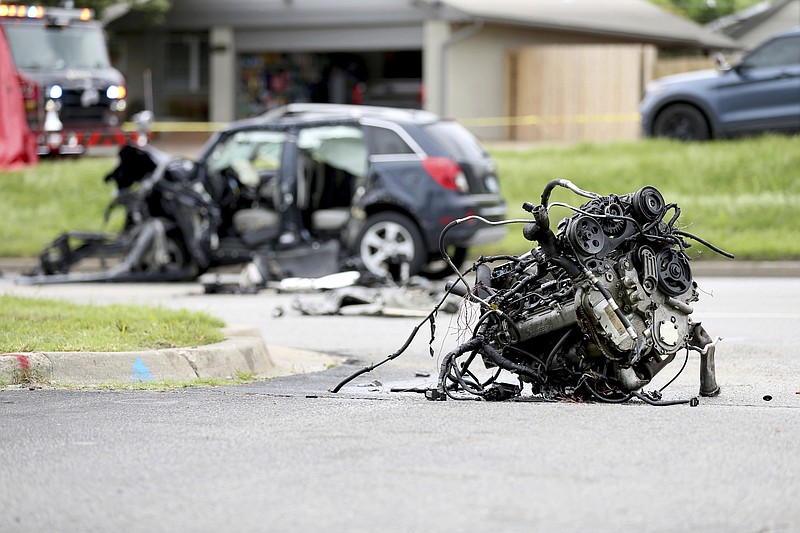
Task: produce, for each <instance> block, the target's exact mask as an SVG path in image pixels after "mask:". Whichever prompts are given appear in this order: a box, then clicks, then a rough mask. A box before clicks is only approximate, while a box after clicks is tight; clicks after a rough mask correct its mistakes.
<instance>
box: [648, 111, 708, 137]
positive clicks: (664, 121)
mask: <svg viewBox="0 0 800 533" xmlns="http://www.w3.org/2000/svg"><path fill="white" fill-rule="evenodd" d="M653 135H654V136H655V137H668V138H670V139H675V140H679V141H705V140H707V139H708V138H709V137H710V136H711V135H710V131H709V128H708V122H706V117H705V116H704V115H703V113H702V112H701V111H700V110H699V109H697V108H696V107H694V106H692V105H689V104H674V105H671V106H669V107H667V108H666V109H664V110H663V111H661V113H659V114H658V116H657V117H656V120H655V122H654V123H653Z"/></svg>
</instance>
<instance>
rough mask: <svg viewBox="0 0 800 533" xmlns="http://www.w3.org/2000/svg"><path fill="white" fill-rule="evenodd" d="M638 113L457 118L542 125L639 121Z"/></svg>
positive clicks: (477, 123)
mask: <svg viewBox="0 0 800 533" xmlns="http://www.w3.org/2000/svg"><path fill="white" fill-rule="evenodd" d="M639 120H640V116H639V113H621V114H596V115H587V114H580V115H523V116H519V117H487V118H464V119H461V120H459V123H461V124H462V125H464V126H470V127H476V128H479V127H490V126H543V125H553V124H596V123H608V122H639Z"/></svg>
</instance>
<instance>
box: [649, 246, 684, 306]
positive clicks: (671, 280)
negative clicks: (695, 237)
mask: <svg viewBox="0 0 800 533" xmlns="http://www.w3.org/2000/svg"><path fill="white" fill-rule="evenodd" d="M656 262H657V264H658V286H659V288H660V289H661V290H662V291H664V292H665V293H666V294H668V295H670V296H679V295H681V294H683V293H685V292H686V291H688V290H689V289H690V288H691V286H692V270H691V268H690V267H689V261H687V260H686V256H685V255H683V254H682V253H680V252H678V251H676V250H675V249H674V248H664V249H663V250H661V251H660V252H658V256H657V258H656Z"/></svg>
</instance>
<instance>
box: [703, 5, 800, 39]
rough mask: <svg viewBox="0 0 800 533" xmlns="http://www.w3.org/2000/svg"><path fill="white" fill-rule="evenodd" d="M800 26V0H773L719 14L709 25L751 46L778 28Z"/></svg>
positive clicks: (707, 27)
mask: <svg viewBox="0 0 800 533" xmlns="http://www.w3.org/2000/svg"><path fill="white" fill-rule="evenodd" d="M798 26H800V0H772V1H766V2H760V3H758V4H756V5H754V6H752V7H749V8H747V9H744V10H742V11H739V12H738V13H734V14H732V15H728V16H726V17H722V18H719V19H717V20H715V21H713V22H710V23H709V24H706V26H705V28H706V29H707V30H710V31H714V32H718V33H720V34H723V35H725V36H727V37H730V38H731V39H733V40H735V41H736V43H737V44H738V45H739V46H740V47H741V48H743V49H745V50H747V49H750V48H753V47H755V46H756V45H758V44H760V43H762V42H764V41H766V40H767V39H769V38H770V37H772V36H773V35H775V34H776V33H778V32H781V31H785V30H790V29H792V28H796V27H798Z"/></svg>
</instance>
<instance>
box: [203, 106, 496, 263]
mask: <svg viewBox="0 0 800 533" xmlns="http://www.w3.org/2000/svg"><path fill="white" fill-rule="evenodd" d="M197 171H198V172H199V173H201V174H205V176H201V177H203V178H204V179H203V181H204V182H206V183H209V182H214V181H219V180H217V179H214V178H217V177H219V176H222V177H224V178H225V180H226V181H227V183H229V184H232V185H233V189H236V188H237V187H238V188H251V189H253V190H257V191H259V192H258V194H257V195H256V196H257V197H259V198H261V201H260V202H257V203H256V204H254V205H253V206H252V207H248V208H247V209H241V206H239V207H237V209H236V210H235V211H236V212H234V213H232V215H231V221H230V225H231V229H232V232H233V233H239V234H246V233H248V232H252V230H253V229H256V228H274V229H277V230H276V231H275V232H274V234H273V235H272V240H273V242H275V243H276V244H277V245H280V246H282V247H286V246H289V247H290V246H291V243H292V242H294V241H308V240H309V239H311V240H314V241H318V242H325V241H326V240H333V239H338V240H339V241H340V242H342V243H343V244H344V248H345V250H347V251H348V252H349V253H350V254H352V255H354V256H357V257H360V259H361V261H362V262H363V264H364V266H365V267H366V268H367V269H369V270H370V271H372V272H374V273H378V274H385V273H386V272H387V271H388V270H389V269H390V267H391V265H392V264H397V263H402V262H405V263H407V264H408V265H410V272H411V273H412V274H413V273H423V274H428V275H430V276H435V275H437V274H442V273H446V272H447V270H446V269H443V268H442V265H441V262H437V260H439V259H440V254H439V248H438V240H439V235H440V233H441V232H442V229H443V228H444V227H445V226H446V225H447V224H448V223H449V222H451V221H453V220H456V219H459V218H462V217H465V216H467V215H473V214H474V215H480V216H482V217H485V218H486V219H489V220H499V219H501V218H503V217H504V216H505V213H506V205H505V202H504V200H503V198H502V197H501V196H500V191H499V184H498V180H497V175H496V168H495V163H494V161H493V160H492V159H491V157H489V155H488V154H487V153H486V152H485V150H484V149H483V148H482V147H481V145H480V143H479V142H478V141H477V140H476V139H475V137H474V136H473V135H472V134H470V133H469V132H468V131H467V130H466V129H464V128H463V127H462V126H460V125H459V124H457V123H456V122H454V121H451V120H444V119H442V118H440V117H438V116H436V115H434V114H431V113H428V112H424V111H418V110H406V109H394V108H382V107H370V106H353V105H337V104H291V105H288V106H284V107H281V108H278V109H275V110H273V111H271V112H268V113H266V114H265V115H262V116H260V117H257V118H253V119H247V120H242V121H238V122H234V123H232V124H231V125H230V126H229V127H227V128H226V129H225V130H224V131H221V132H219V133H218V134H216V135H215V136H214V137H212V139H211V140H210V141H209V142H208V143H207V145H206V146H205V147H204V148H203V150H202V152H201V155H200V157H199V159H198V162H197ZM504 231H505V230H504V229H503V227H501V226H488V225H485V224H481V223H479V222H477V221H470V222H467V223H463V224H459V225H457V226H455V227H453V229H452V231H449V232H448V234H447V238H446V241H445V244H446V246H447V249H448V253H449V254H450V256H451V257H452V258H453V260H454V262H455V263H461V262H463V260H464V258H465V256H466V253H467V249H468V248H469V247H470V246H473V245H476V244H483V243H488V242H493V241H496V240H499V239H501V238H502V237H503V235H504ZM223 238H224V235H223ZM224 249H225V246H221V247H220V250H224Z"/></svg>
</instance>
